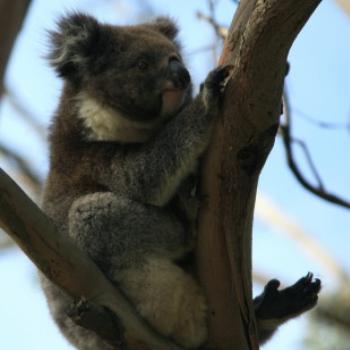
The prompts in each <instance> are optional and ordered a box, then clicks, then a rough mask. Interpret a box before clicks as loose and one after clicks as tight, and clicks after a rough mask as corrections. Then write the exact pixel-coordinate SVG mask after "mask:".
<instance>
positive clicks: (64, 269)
mask: <svg viewBox="0 0 350 350" xmlns="http://www.w3.org/2000/svg"><path fill="white" fill-rule="evenodd" d="M0 227H1V228H2V229H4V230H5V231H6V232H7V233H8V234H9V235H10V236H11V237H12V238H13V240H15V241H16V243H17V244H18V245H19V246H20V248H21V249H22V250H23V251H24V252H25V253H26V255H27V256H28V257H29V258H30V259H31V260H32V261H33V262H34V264H35V265H36V266H37V267H38V268H39V269H40V270H41V271H42V272H43V273H44V274H45V275H46V277H48V278H49V279H50V280H51V281H52V282H54V283H55V284H56V285H58V286H59V287H61V288H62V289H63V290H65V291H66V292H67V293H68V294H69V295H71V296H72V297H73V298H75V299H77V300H81V299H85V300H87V301H88V302H89V303H90V305H93V307H92V312H93V314H94V317H91V315H90V316H89V317H88V318H85V322H84V326H85V327H86V328H89V329H93V330H95V331H96V332H97V333H98V334H99V335H100V336H101V337H102V338H103V339H105V340H106V341H107V342H109V343H110V344H111V345H113V346H114V347H115V348H116V349H119V348H120V347H119V343H118V342H117V341H116V340H115V335H113V334H108V336H107V335H106V334H105V329H106V327H104V328H103V329H101V327H100V326H99V323H100V322H99V320H101V318H102V319H103V320H104V321H105V323H106V324H107V323H109V322H112V318H111V317H110V315H109V314H108V313H106V311H105V310H104V308H107V309H108V310H110V311H112V312H113V313H114V314H115V315H118V318H119V319H120V321H121V323H122V325H123V327H124V328H125V334H130V335H132V336H133V337H134V338H136V339H137V340H139V341H140V342H143V343H144V344H147V345H148V346H149V347H150V349H162V350H165V349H173V350H178V349H180V347H178V346H177V345H175V344H172V343H170V342H169V341H168V340H167V339H165V338H164V337H162V336H161V335H159V334H157V333H155V332H154V331H153V330H152V329H151V328H150V327H149V326H148V325H147V324H146V323H145V322H144V321H143V320H142V319H141V318H140V316H139V315H138V314H137V313H136V311H135V310H134V308H133V307H132V306H131V305H130V303H129V302H128V301H127V299H126V298H125V297H124V295H123V294H122V293H121V292H120V291H119V290H118V289H117V288H116V287H115V286H113V285H112V284H111V283H110V282H109V280H107V279H106V277H105V276H104V275H103V274H102V272H101V271H100V270H99V269H98V268H97V266H96V265H95V264H94V263H93V262H92V261H91V260H90V259H89V258H88V257H87V256H86V255H85V254H84V253H83V252H82V251H80V250H79V249H78V248H77V247H76V246H75V245H74V243H73V242H72V241H71V240H69V239H68V238H67V237H63V236H62V235H60V234H59V233H58V232H57V229H56V228H55V227H54V225H53V224H52V223H51V221H50V220H49V219H48V218H47V217H46V215H45V214H44V213H43V212H42V211H41V210H40V209H39V208H38V207H37V206H36V205H35V203H34V202H32V201H31V200H30V199H29V197H28V196H27V195H26V194H25V193H24V192H23V191H22V190H21V189H20V188H19V187H18V186H17V185H16V184H15V183H14V182H13V181H12V180H11V178H10V177H9V176H8V175H7V174H6V173H5V172H4V171H3V170H2V169H1V168H0ZM86 319H88V320H89V321H88V322H87V321H86ZM108 329H113V325H112V326H111V327H109V328H108ZM114 329H115V330H116V334H118V329H117V328H114ZM111 339H112V340H111Z"/></svg>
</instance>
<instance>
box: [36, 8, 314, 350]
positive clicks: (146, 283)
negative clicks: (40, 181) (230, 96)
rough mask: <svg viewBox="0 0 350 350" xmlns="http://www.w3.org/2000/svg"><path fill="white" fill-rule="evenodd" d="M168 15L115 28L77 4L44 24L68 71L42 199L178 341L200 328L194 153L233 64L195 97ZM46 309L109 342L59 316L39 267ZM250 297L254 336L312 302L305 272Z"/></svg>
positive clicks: (59, 299) (62, 72)
mask: <svg viewBox="0 0 350 350" xmlns="http://www.w3.org/2000/svg"><path fill="white" fill-rule="evenodd" d="M177 32H178V29H177V26H176V25H175V24H174V23H173V21H171V20H170V19H168V18H158V19H156V20H155V21H154V22H150V23H144V24H139V25H134V26H112V25H107V24H102V23H99V22H98V21H97V20H96V19H94V18H93V17H91V16H89V15H86V14H81V13H74V14H70V15H67V16H65V17H63V18H61V19H60V21H59V22H58V27H57V30H56V31H53V32H51V43H52V48H51V51H50V54H49V61H50V63H51V65H52V66H53V67H54V69H55V70H56V72H57V74H58V75H59V76H60V77H62V78H63V79H64V87H63V91H62V96H61V99H60V103H59V107H58V109H57V112H56V114H55V116H54V118H53V122H52V125H51V129H50V136H49V140H50V170H49V174H48V178H47V181H46V186H45V190H44V196H43V203H42V208H43V210H44V211H45V213H46V214H47V215H48V216H49V217H50V218H51V219H52V221H53V222H54V224H55V225H56V226H57V227H58V228H59V232H60V233H61V234H63V235H67V236H68V237H70V238H71V239H72V240H73V241H74V242H75V243H76V245H77V246H79V247H80V249H82V250H83V251H85V252H86V253H87V254H88V255H89V257H90V258H91V259H92V260H93V261H94V262H95V263H96V264H97V266H98V267H99V268H100V269H101V271H102V272H103V273H104V274H105V275H106V276H107V277H108V278H109V279H110V280H111V281H112V282H113V283H114V284H115V285H116V286H117V287H118V288H120V289H121V291H122V292H123V293H124V294H125V295H126V296H127V298H128V299H129V300H130V301H131V303H132V304H133V306H134V307H135V309H136V310H137V312H138V313H139V314H140V315H141V316H142V317H143V318H144V319H146V320H147V322H149V324H150V325H151V326H153V327H154V328H155V329H156V330H157V331H158V332H160V333H161V334H163V335H165V336H167V337H169V338H170V339H172V340H173V341H174V342H176V343H177V344H180V345H181V346H182V347H184V348H188V349H195V348H198V347H200V346H201V345H202V344H203V343H205V341H206V338H207V303H206V299H205V295H204V292H203V290H202V288H201V287H200V285H199V283H198V281H197V278H196V275H195V272H194V270H195V269H194V268H193V259H192V257H193V253H194V243H195V238H196V233H195V227H196V217H197V210H198V205H199V196H198V194H197V192H198V191H197V190H196V188H197V174H198V162H199V160H200V157H201V156H202V155H203V153H204V152H205V150H206V148H207V146H208V143H209V141H210V137H211V133H212V129H213V126H214V125H215V120H216V116H217V115H218V113H219V109H220V106H221V103H222V97H223V94H224V88H225V84H226V82H227V80H228V79H229V77H230V71H231V67H230V66H221V67H218V68H216V69H214V70H213V71H211V72H210V73H209V74H208V76H207V78H206V79H205V81H204V83H203V85H202V88H201V91H200V92H199V94H198V95H197V96H196V97H194V98H192V85H191V77H190V74H189V72H188V70H187V69H186V67H185V64H184V62H183V58H182V55H181V48H180V44H179V43H178V41H177V40H176V35H177ZM42 285H43V288H44V292H45V294H46V297H47V300H48V305H49V308H50V311H51V313H52V315H53V317H54V319H55V321H56V322H57V324H58V326H59V327H60V329H61V331H62V332H63V334H64V335H65V336H66V337H67V339H68V340H69V341H70V342H71V343H72V344H73V345H74V346H76V347H77V348H78V349H81V350H97V349H98V350H110V349H111V347H110V346H109V345H108V344H106V343H104V342H103V341H102V340H101V339H100V338H98V336H97V335H96V334H95V333H93V332H91V331H89V330H86V329H84V328H81V327H80V326H78V325H76V324H75V323H73V322H72V320H71V319H70V318H69V317H68V316H67V311H68V309H69V308H70V307H71V304H72V298H71V297H70V296H68V295H67V294H66V293H65V292H64V291H63V290H61V289H60V288H58V287H57V286H55V285H54V284H52V283H51V282H50V281H48V280H47V279H46V278H45V277H42ZM278 286H279V282H278V281H277V280H272V281H270V282H269V283H268V284H267V286H266V287H265V290H264V292H263V294H262V295H260V296H259V297H257V298H256V299H255V300H254V304H255V306H256V316H257V318H258V325H259V327H260V328H259V334H260V338H261V339H260V340H261V342H263V341H265V340H266V339H267V338H269V337H270V336H271V334H272V333H273V332H274V330H275V329H276V328H277V327H278V325H279V324H281V323H283V322H284V321H285V320H287V319H289V318H291V317H294V316H295V315H297V314H300V313H302V312H303V311H305V310H308V309H310V308H312V307H313V306H314V305H315V304H316V302H317V294H318V292H319V290H320V281H319V280H318V279H316V280H314V279H313V276H312V275H311V274H308V275H307V276H306V277H303V278H302V279H300V280H299V281H298V282H297V283H296V284H295V285H294V286H292V287H289V288H287V289H284V290H282V291H279V290H278Z"/></svg>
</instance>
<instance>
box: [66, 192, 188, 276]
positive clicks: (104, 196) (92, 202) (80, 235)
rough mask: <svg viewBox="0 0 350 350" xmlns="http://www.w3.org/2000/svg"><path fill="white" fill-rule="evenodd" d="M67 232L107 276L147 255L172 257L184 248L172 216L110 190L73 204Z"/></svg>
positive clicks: (183, 238) (184, 240) (178, 225)
mask: <svg viewBox="0 0 350 350" xmlns="http://www.w3.org/2000/svg"><path fill="white" fill-rule="evenodd" d="M69 235H70V236H71V237H72V238H73V240H74V241H75V242H76V243H77V244H78V246H79V247H80V248H81V249H83V250H84V251H86V252H87V253H88V254H89V255H90V257H91V258H92V259H93V260H94V261H95V262H96V263H97V265H98V266H99V267H100V268H101V269H102V270H103V272H104V273H106V274H107V275H110V273H112V272H113V273H115V271H116V270H119V269H125V268H128V267H134V266H137V265H140V264H142V263H143V260H144V258H145V257H146V256H148V255H149V254H160V255H164V256H167V257H169V258H174V259H176V258H180V257H181V256H182V255H183V254H184V253H185V251H186V249H188V247H186V244H187V243H188V242H187V238H186V232H185V229H184V227H183V225H182V224H181V223H180V222H179V221H178V220H177V218H175V217H174V216H173V215H171V214H169V213H168V212H166V211H164V210H163V209H161V208H159V207H156V206H152V205H147V204H143V203H139V202H135V201H132V200H129V199H127V198H125V197H122V196H117V195H115V194H113V193H110V192H98V193H92V194H88V195H86V196H83V197H80V198H79V199H77V200H76V201H75V202H74V203H73V205H72V207H71V209H70V212H69ZM109 277H111V276H109Z"/></svg>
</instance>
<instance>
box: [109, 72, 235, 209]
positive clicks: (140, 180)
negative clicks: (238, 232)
mask: <svg viewBox="0 0 350 350" xmlns="http://www.w3.org/2000/svg"><path fill="white" fill-rule="evenodd" d="M229 73H230V67H229V66H226V67H219V68H217V69H215V70H214V71H212V72H211V73H210V74H209V75H208V77H207V79H206V80H205V82H204V87H203V89H202V91H201V93H200V94H199V95H198V96H197V97H196V98H195V99H194V101H193V102H192V103H191V104H190V105H189V106H187V108H185V109H184V110H183V111H182V112H180V113H179V115H177V116H176V117H175V118H174V119H173V120H171V121H170V122H169V123H168V124H167V125H166V126H165V127H164V128H163V129H162V130H161V131H160V132H159V134H158V135H157V137H155V139H154V140H152V141H151V142H149V143H146V144H145V145H144V147H143V148H142V150H141V152H135V153H134V154H132V155H131V157H129V158H128V162H126V167H125V171H128V170H129V171H131V172H132V174H128V175H130V176H129V180H130V187H129V188H130V189H132V190H133V191H132V192H133V193H130V194H131V195H132V197H133V199H135V200H138V199H140V200H143V201H145V202H147V203H150V204H153V205H157V206H163V205H164V204H165V203H167V202H168V201H169V199H170V198H171V197H172V196H173V194H174V193H175V191H176V189H177V188H178V186H179V184H180V183H181V181H182V180H183V179H184V178H186V177H187V176H188V175H189V174H190V173H191V172H193V171H194V170H195V168H196V165H197V161H198V158H199V157H200V156H201V155H202V153H203V152H204V150H205V149H206V147H207V146H208V143H209V140H210V137H211V133H212V127H213V122H214V120H215V117H216V116H217V114H218V112H219V106H220V102H221V98H222V93H223V88H224V84H225V82H226V80H227V78H228V76H229ZM112 166H113V165H112ZM117 185H118V184H117Z"/></svg>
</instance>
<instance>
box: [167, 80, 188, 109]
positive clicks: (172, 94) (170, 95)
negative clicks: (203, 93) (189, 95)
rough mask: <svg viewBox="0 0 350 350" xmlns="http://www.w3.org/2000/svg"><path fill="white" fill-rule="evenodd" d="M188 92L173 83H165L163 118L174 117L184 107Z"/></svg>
mask: <svg viewBox="0 0 350 350" xmlns="http://www.w3.org/2000/svg"><path fill="white" fill-rule="evenodd" d="M186 90H187V89H186V88H179V87H175V85H174V84H173V83H172V82H171V81H168V82H166V83H165V85H164V88H163V90H162V110H161V115H162V116H172V115H174V114H175V113H176V112H177V111H178V110H179V109H180V108H181V107H182V105H183V103H184V101H185V95H186Z"/></svg>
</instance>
